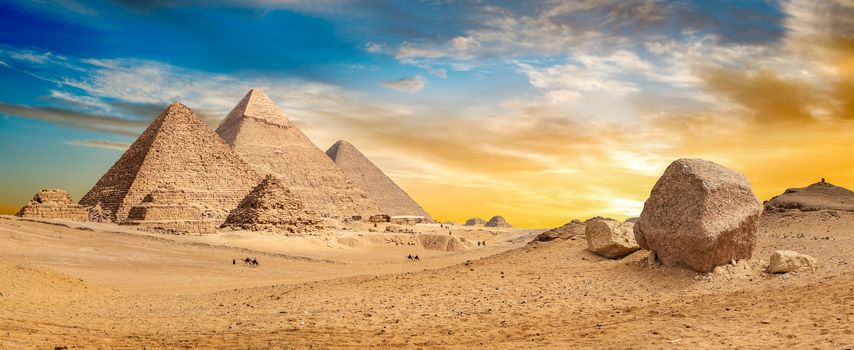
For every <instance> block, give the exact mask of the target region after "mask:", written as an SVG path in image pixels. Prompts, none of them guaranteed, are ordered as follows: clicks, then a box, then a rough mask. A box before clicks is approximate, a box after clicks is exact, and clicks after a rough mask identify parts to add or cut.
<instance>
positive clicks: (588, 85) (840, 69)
mask: <svg viewBox="0 0 854 350" xmlns="http://www.w3.org/2000/svg"><path fill="white" fill-rule="evenodd" d="M297 3H300V2H299V1H297V2H294V4H297ZM422 5H423V4H422ZM34 6H35V5H34ZM188 6H189V5H188ZM241 6H242V5H241ZM246 6H249V5H246ZM252 6H255V5H252ZM265 6H266V7H264V10H265V11H264V12H259V13H258V14H255V16H259V17H257V18H256V19H257V20H258V22H259V23H260V24H257V26H259V28H256V27H251V28H246V29H245V30H246V31H253V33H255V32H254V31H266V30H272V29H271V28H273V27H270V26H271V24H269V23H267V22H269V21H272V19H271V18H272V17H275V16H276V14H277V13H279V12H280V11H285V12H288V11H289V13H294V14H297V15H304V16H306V18H309V19H307V21H308V20H311V21H320V22H323V24H324V25H329V26H330V28H333V29H332V30H331V31H330V34H329V35H330V36H332V37H333V39H335V40H333V41H331V42H327V41H329V40H332V39H329V38H325V37H321V38H314V39H316V40H321V39H323V40H325V41H324V43H325V44H323V45H319V47H320V48H318V47H308V48H303V50H306V52H309V53H312V55H309V56H307V58H303V59H305V60H306V62H296V61H299V59H300V58H299V57H298V56H297V55H296V54H294V53H293V52H291V51H290V50H284V51H282V52H278V51H272V49H269V48H268V47H269V45H261V44H257V45H258V46H257V47H254V48H253V49H254V50H255V51H252V52H262V51H263V50H265V49H267V50H268V51H265V52H266V53H267V54H269V55H271V56H270V57H274V56H275V55H281V56H282V57H280V59H285V58H287V59H292V60H295V62H296V63H294V62H291V61H288V62H290V63H289V64H291V65H292V66H293V67H291V66H286V67H284V66H283V67H278V66H276V67H268V65H269V63H270V62H272V61H271V60H272V58H271V59H268V60H261V61H258V62H254V61H253V62H254V63H252V64H250V63H246V62H249V61H247V58H246V57H243V56H240V57H238V58H240V59H242V61H235V62H240V65H238V66H236V67H232V66H229V64H230V63H229V62H231V61H227V62H226V61H223V62H224V63H223V62H220V61H218V60H216V59H214V56H211V55H210V53H206V52H207V51H204V50H201V49H199V50H201V51H200V52H201V53H199V55H201V56H202V57H204V59H202V62H203V63H204V64H202V63H199V64H194V62H195V61H192V60H193V59H196V58H194V57H196V56H193V55H192V54H188V53H186V52H180V51H179V53H180V55H178V54H173V55H172V56H168V55H165V54H164V53H159V54H160V55H162V56H157V55H154V54H149V55H142V54H140V55H137V56H134V55H130V54H127V52H129V51H127V50H122V51H120V52H107V53H104V52H100V51H103V50H93V51H92V52H85V53H79V52H77V53H67V52H61V50H60V48H46V47H34V45H17V46H16V45H0V74H4V75H2V77H3V78H4V79H7V82H8V83H10V84H12V83H15V81H13V79H22V81H24V79H30V80H36V81H40V82H42V83H43V84H45V86H46V87H43V90H38V89H36V88H33V89H32V90H33V91H37V92H35V93H34V94H35V95H34V97H32V98H31V100H32V101H30V102H27V103H25V102H20V101H14V100H15V98H14V97H15V96H14V95H13V94H12V93H11V92H8V91H4V90H0V93H3V95H2V96H3V101H4V102H0V114H2V115H3V117H0V136H3V139H5V140H6V141H5V142H6V143H3V142H4V141H3V140H2V139H0V146H2V147H4V148H5V149H8V150H10V151H9V152H7V153H6V154H5V155H3V156H2V157H3V159H2V161H3V162H4V165H5V164H13V165H14V169H12V168H8V169H10V170H5V169H4V172H3V173H2V174H0V177H2V178H0V180H2V186H3V187H2V188H0V190H2V191H0V210H2V211H4V212H7V213H8V212H11V211H14V210H15V208H17V207H19V206H20V205H21V204H23V202H25V201H26V200H27V199H28V198H29V197H30V196H32V193H34V192H35V191H36V190H38V189H39V188H41V187H62V188H66V189H68V190H70V192H71V193H72V195H73V197H74V198H80V196H82V195H83V194H84V193H85V191H86V190H88V188H89V187H91V186H92V185H93V184H94V182H95V181H96V180H97V178H98V177H99V176H100V174H102V173H103V171H105V170H106V169H107V168H108V167H109V166H110V165H111V164H112V162H113V161H115V160H116V159H118V157H119V155H120V152H121V150H122V149H123V148H124V147H126V145H127V144H128V143H129V142H131V141H132V140H133V138H134V135H136V134H138V133H139V132H140V131H141V129H142V128H143V127H144V126H145V125H146V124H147V123H148V121H150V120H151V118H153V117H154V116H156V115H157V113H158V111H159V110H160V109H162V108H164V107H165V106H166V105H168V103H170V102H172V101H175V100H179V101H182V102H184V103H185V104H187V105H188V106H189V107H191V108H193V109H194V110H195V111H196V112H197V113H199V114H200V115H202V116H203V117H204V118H205V120H206V121H208V122H209V124H210V125H212V126H216V124H217V123H218V122H219V120H220V119H221V118H222V117H223V116H224V115H225V114H226V113H227V112H228V111H229V110H230V109H231V107H233V105H234V104H236V103H237V102H238V101H239V99H240V97H242V96H243V94H245V92H246V91H247V90H248V89H250V88H254V87H259V88H262V89H263V90H265V92H266V93H267V94H268V95H269V96H270V97H271V98H272V99H273V100H274V101H275V102H277V103H278V104H279V105H280V106H281V107H282V108H283V109H284V110H285V112H286V113H287V114H288V115H289V116H290V117H291V119H292V120H293V121H294V122H295V123H296V125H298V126H299V127H300V128H301V129H302V130H303V131H305V132H306V134H307V135H308V136H309V137H310V138H311V139H312V140H313V141H314V142H315V143H316V144H317V145H318V147H320V148H321V149H323V150H325V149H326V148H327V147H328V146H329V145H331V144H332V143H334V142H335V141H336V140H338V139H342V138H343V139H347V140H348V141H350V142H351V143H353V144H354V145H355V146H356V147H358V148H359V149H360V150H361V151H362V152H363V153H364V154H365V155H366V156H368V157H369V158H371V159H372V160H373V161H374V162H375V163H376V164H377V165H378V166H379V167H380V168H381V169H383V170H385V171H386V172H387V174H388V175H389V176H390V177H392V178H393V179H394V180H395V181H396V182H397V183H398V184H399V185H400V186H401V187H403V188H404V189H405V190H407V191H408V192H409V193H410V195H411V196H412V197H414V198H415V199H416V200H417V201H418V202H419V203H421V204H422V206H424V207H425V209H427V211H428V212H430V213H431V214H432V215H433V216H434V217H435V218H436V219H440V220H455V221H464V220H465V219H468V218H470V217H473V216H479V217H482V218H484V219H488V218H489V217H491V216H493V215H502V216H504V217H505V218H506V219H507V220H508V221H509V222H510V223H512V224H514V225H516V226H520V227H554V226H558V225H561V224H563V223H565V222H567V221H569V220H571V219H574V218H579V219H585V218H588V217H591V216H595V215H603V216H610V217H614V218H627V217H632V216H637V215H638V214H639V213H640V211H641V209H642V207H643V201H644V200H645V199H646V197H647V196H648V194H649V191H650V189H651V188H652V185H653V184H654V183H655V181H656V180H657V178H658V176H659V175H660V174H661V173H662V172H663V170H664V168H665V167H666V166H667V165H668V164H669V163H670V162H671V161H673V160H675V159H677V158H683V157H684V158H703V159H708V160H712V161H715V162H718V163H720V164H723V165H725V166H727V167H730V168H732V169H734V170H736V171H739V172H742V173H744V174H745V175H747V177H748V178H749V179H750V181H751V183H752V184H753V188H754V192H756V194H757V196H758V197H759V198H760V199H762V200H767V199H769V198H771V197H772V196H774V195H777V194H780V193H782V192H783V190H785V189H786V188H789V187H803V186H806V185H809V184H811V183H813V182H816V181H818V180H819V179H820V178H821V177H825V178H827V180H828V181H829V182H831V183H834V184H837V185H840V186H845V187H848V188H854V160H852V154H854V142H852V140H854V16H852V15H851V14H852V13H854V5H852V4H851V3H850V2H847V1H844V0H839V1H800V0H791V1H789V0H786V1H767V2H760V1H757V2H744V3H741V2H726V3H720V4H717V5H715V4H711V5H710V4H709V3H706V2H691V1H689V2H668V1H638V2H622V1H610V0H587V1H576V2H560V1H546V2H534V3H532V4H527V5H526V4H525V3H524V1H522V2H520V3H519V4H488V5H485V4H480V5H477V6H475V5H471V4H433V5H429V6H432V7H430V8H429V9H427V10H425V9H419V10H413V17H407V18H409V19H408V20H407V21H405V22H406V23H403V20H397V19H395V18H396V17H393V16H391V17H389V16H385V14H384V13H383V12H382V11H384V10H383V9H381V8H364V7H353V8H351V10H353V11H356V12H354V13H361V14H363V15H364V16H365V17H364V18H362V17H360V18H362V19H369V20H370V21H371V23H373V24H376V23H378V22H377V21H380V22H382V24H389V25H388V26H383V25H365V26H359V27H358V30H356V27H348V26H352V25H355V24H354V22H353V21H355V22H359V21H358V20H353V19H352V18H342V17H341V14H340V12H336V11H326V10H323V9H322V8H323V6H317V7H301V6H298V5H290V4H268V5H265ZM338 6H344V7H347V8H349V7H348V6H355V5H351V3H350V2H346V1H345V2H341V4H339V5H338ZM424 6H426V5H424ZM443 6H448V7H450V8H445V7H443ZM368 7H370V6H368ZM96 10H97V9H96ZM100 10H102V11H106V10H103V9H100ZM169 10H170V9H169V8H167V9H163V10H162V11H161V12H157V13H162V12H166V13H168V11H169ZM184 10H186V11H196V10H198V11H212V10H211V9H209V8H206V7H202V8H201V9H195V8H190V9H184ZM400 10H401V11H403V10H405V9H400ZM428 10H429V11H438V12H436V13H444V12H442V11H445V12H447V13H446V14H445V16H446V17H447V18H453V19H455V20H454V21H450V22H448V23H447V25H446V26H441V27H437V26H435V25H433V24H431V23H433V21H434V20H436V18H433V17H432V16H431V13H430V12H429V11H428ZM32 11H49V10H46V9H41V10H38V9H37V10H32ZM425 11H426V12H425ZM455 14H461V16H463V15H464V16H465V18H455V17H453V16H454V15H455ZM374 15H376V16H377V17H371V16H374ZM380 15H382V16H380ZM69 16H70V15H69ZM86 16H87V15H84V14H81V15H79V16H78V17H75V20H76V21H77V22H78V23H88V22H86V21H89V20H91V21H96V20H95V19H92V18H91V17H86ZM134 16H143V15H141V14H138V13H134ZM146 16H155V14H148V15H146ZM223 16H227V15H223ZM102 18H105V17H102ZM200 18H201V17H200ZM379 18H382V20H380V19H379ZM443 18H445V17H443ZM138 20H140V21H145V20H150V18H149V19H145V18H143V19H138ZM261 22H263V23H261ZM386 22H389V23H386ZM240 23H243V22H240ZM300 23H301V22H300ZM312 23H313V22H312ZM391 24H394V25H391ZM247 25H249V24H247ZM252 25H253V26H255V25H256V24H252ZM300 25H304V26H305V25H308V24H300ZM405 26H412V27H411V28H409V27H407V28H405V30H404V29H401V28H403V27H405ZM118 27H121V26H118ZM323 28H326V27H323ZM164 30H166V29H164ZM169 30H182V29H175V28H170V29H169ZM105 35H106V34H105ZM182 35H187V36H188V37H193V38H194V40H198V41H199V42H201V43H205V40H211V41H214V42H216V43H218V42H219V39H218V38H207V39H206V38H204V37H201V36H199V35H201V34H199V33H183V32H182ZM194 35H195V37H194ZM304 35H308V34H304ZM312 35H320V36H322V34H316V33H315V34H312ZM286 44H287V45H301V44H299V43H283V44H282V45H286ZM339 44H340V45H342V48H339V47H338V46H336V45H339ZM200 45H201V44H200ZM211 45H213V44H211ZM246 45H255V44H253V43H252V42H248V43H247V44H246ZM329 47H334V48H335V52H334V53H335V54H337V56H335V55H333V56H334V57H333V58H330V59H328V62H327V61H324V62H320V61H321V59H320V58H318V57H321V55H320V54H314V53H316V52H322V53H324V54H328V52H326V51H323V50H327V49H328V48H329ZM312 50H313V51H312ZM318 50H321V51H318ZM231 54H233V53H231ZM173 56H174V57H173ZM178 56H180V57H178ZM184 56H187V57H189V58H187V57H184ZM323 57H326V56H323ZM187 60H190V61H189V62H190V63H187ZM223 60H225V59H223ZM211 62H215V63H216V64H213V63H211ZM276 62H278V61H276ZM318 72H321V73H318ZM38 123H43V124H45V125H51V128H47V127H41V126H40V125H42V124H38ZM51 142H53V143H51ZM31 145H42V146H31ZM40 147H43V149H42V148H40ZM20 169H25V170H20ZM57 174H63V176H57Z"/></svg>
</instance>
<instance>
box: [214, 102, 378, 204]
mask: <svg viewBox="0 0 854 350" xmlns="http://www.w3.org/2000/svg"><path fill="white" fill-rule="evenodd" d="M216 132H217V134H219V136H220V137H222V139H223V140H225V142H226V143H228V144H229V145H231V147H232V149H233V150H234V151H235V152H237V154H238V155H239V156H240V158H242V159H243V160H245V161H246V162H247V163H249V165H251V166H252V167H253V168H254V169H255V170H256V171H258V172H259V173H261V174H262V175H268V174H272V175H275V176H276V177H278V178H279V180H281V181H282V184H283V185H284V186H285V187H287V188H288V189H289V190H290V191H291V192H293V193H294V194H295V195H296V196H297V197H299V198H300V199H301V200H302V202H303V203H304V204H305V207H306V209H309V210H312V211H314V212H316V213H317V214H318V215H320V216H324V217H338V218H352V217H354V216H359V217H363V218H369V217H370V216H371V215H376V214H384V213H382V212H381V211H380V209H379V208H377V206H376V204H374V202H373V201H371V200H370V199H368V197H367V195H366V194H365V193H364V192H363V191H362V190H360V189H358V188H357V187H355V186H354V185H353V184H352V183H351V182H350V181H349V180H348V179H347V176H345V175H344V172H342V171H341V169H340V168H338V166H336V165H335V163H334V162H333V161H332V159H330V158H329V157H328V156H327V155H326V154H325V153H323V151H321V150H320V149H319V148H317V147H316V146H315V145H314V144H313V143H312V142H311V141H310V140H309V139H308V137H306V136H305V134H303V133H302V131H300V130H299V129H298V128H297V127H296V125H294V124H293V123H291V121H290V120H288V117H287V116H286V115H285V113H284V112H282V110H281V109H279V107H278V106H276V105H275V104H274V103H273V101H272V100H270V98H269V97H267V95H265V94H264V93H263V92H262V91H261V90H258V89H252V90H250V91H249V92H248V93H247V94H246V96H245V97H244V98H243V100H241V101H240V103H238V104H237V106H235V107H234V109H233V110H231V112H230V113H229V114H228V116H226V117H225V119H223V121H222V123H220V125H219V127H218V128H217V129H216ZM255 183H256V184H257V181H256V182H255Z"/></svg>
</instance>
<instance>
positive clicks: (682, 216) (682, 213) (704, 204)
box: [634, 159, 762, 272]
mask: <svg viewBox="0 0 854 350" xmlns="http://www.w3.org/2000/svg"><path fill="white" fill-rule="evenodd" d="M761 214H762V204H761V203H760V202H759V200H758V199H756V195H754V194H753V191H752V190H751V187H750V183H749V182H748V180H747V178H746V177H744V175H742V174H739V173H736V172H734V171H732V170H730V169H727V168H726V167H723V166H721V165H718V164H715V163H712V162H709V161H705V160H701V159H678V160H676V161H674V162H673V163H671V164H670V166H668V167H667V169H666V170H665V171H664V174H663V175H662V176H661V178H659V179H658V182H656V184H655V186H654V187H653V188H652V192H651V193H650V196H649V198H648V199H647V200H646V203H644V208H643V212H642V213H641V215H640V220H639V221H638V223H637V224H635V226H634V233H635V240H636V241H637V243H638V244H639V245H640V247H641V248H644V249H650V250H654V251H655V252H656V254H657V256H658V257H659V258H660V259H661V261H662V263H664V264H665V265H667V266H680V265H681V266H687V267H689V268H691V269H694V270H695V271H698V272H710V271H712V270H713V269H714V268H715V266H718V265H723V264H726V263H728V262H730V261H731V260H742V259H749V258H750V257H751V255H752V254H753V247H754V246H755V244H756V228H757V222H758V220H759V216H760V215H761Z"/></svg>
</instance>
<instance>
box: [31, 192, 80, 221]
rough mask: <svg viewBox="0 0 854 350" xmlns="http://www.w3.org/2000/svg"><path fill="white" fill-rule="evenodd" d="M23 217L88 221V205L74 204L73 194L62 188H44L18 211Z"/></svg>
mask: <svg viewBox="0 0 854 350" xmlns="http://www.w3.org/2000/svg"><path fill="white" fill-rule="evenodd" d="M15 215H17V216H20V217H22V218H39V219H63V220H74V221H87V220H88V219H89V214H88V212H87V211H86V207H84V206H82V205H77V204H74V202H73V201H71V196H70V195H69V194H68V193H67V192H65V191H63V190H60V189H43V190H41V191H39V192H38V193H36V194H35V195H34V196H33V199H32V200H30V202H29V203H27V204H26V205H24V206H23V207H22V208H21V210H19V211H18V213H17V214H15Z"/></svg>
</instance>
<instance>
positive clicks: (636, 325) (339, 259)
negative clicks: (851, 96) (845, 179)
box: [0, 211, 854, 349]
mask: <svg viewBox="0 0 854 350" xmlns="http://www.w3.org/2000/svg"><path fill="white" fill-rule="evenodd" d="M68 225H70V226H74V227H83V228H85V229H79V228H69V227H64V226H57V225H50V224H45V223H36V222H27V221H21V220H17V219H14V218H9V217H2V218H0V348H3V349H7V348H8V349H17V348H53V347H55V346H68V348H69V349H86V348H92V349H94V348H134V349H139V348H309V347H313V348H345V347H350V348H353V347H355V348H472V347H487V348H574V347H582V348H619V349H623V348H667V349H669V348H691V349H696V348H742V349H752V348H758V349H767V348H782V347H785V348H819V349H847V348H851V347H852V346H854V265H852V264H854V214H850V213H837V212H833V213H831V212H827V211H818V212H808V213H773V214H767V215H764V216H763V218H762V221H761V224H760V232H759V239H758V246H757V249H756V252H755V256H754V258H753V259H751V260H749V261H741V262H737V263H736V264H735V265H730V266H727V267H726V268H724V269H723V271H720V272H718V273H713V274H697V273H694V272H691V271H688V270H684V269H677V268H667V267H658V268H649V267H647V266H646V264H645V254H646V253H645V252H638V253H635V254H633V255H631V256H629V257H627V258H625V259H622V260H608V259H603V258H600V257H598V256H596V255H594V254H592V253H590V252H588V251H586V249H585V248H586V242H585V241H584V240H583V239H579V240H559V241H553V242H548V243H536V244H531V245H527V244H526V242H527V241H528V240H530V239H531V238H533V236H534V235H535V234H536V233H537V232H539V231H527V230H492V232H490V231H487V230H465V231H463V230H462V229H461V228H460V227H455V228H454V229H452V230H453V231H456V232H454V234H455V235H459V236H463V237H466V238H467V239H468V240H469V241H473V240H483V239H487V240H488V244H487V246H486V247H485V248H483V247H480V248H477V247H475V248H473V249H471V250H468V251H458V252H439V251H429V250H424V249H423V248H416V247H415V246H408V245H396V244H393V243H386V242H385V241H384V240H383V239H382V237H383V235H386V234H383V233H365V232H362V233H359V232H348V233H345V235H347V236H350V237H351V238H353V239H347V240H343V242H348V243H347V244H342V243H341V242H342V241H339V240H338V239H337V238H335V237H314V238H308V239H306V238H289V237H274V236H267V235H261V236H260V237H258V235H257V234H256V235H253V234H251V233H245V232H227V233H220V234H217V235H211V236H202V237H184V236H163V235H156V234H148V233H142V232H136V231H132V230H129V229H127V228H125V227H118V226H113V225H99V224H84V225H81V224H68ZM418 230H419V231H432V232H436V233H442V232H444V234H447V230H443V229H438V228H435V227H419V228H418ZM354 242H355V243H354ZM775 249H791V250H797V251H799V252H802V253H806V254H810V255H812V256H814V257H816V258H817V259H818V260H819V263H820V264H821V267H820V269H819V270H818V271H816V272H814V273H801V274H788V275H768V274H766V273H764V272H763V268H764V267H765V266H767V262H765V260H768V257H769V256H770V254H771V252H772V251H773V250H775ZM406 254H419V255H420V256H421V257H422V260H421V261H420V262H411V261H408V260H406V259H404V258H403V257H404V256H405V255H406ZM242 256H257V258H258V260H259V261H260V262H261V267H258V268H250V267H246V266H243V265H240V264H238V265H232V264H231V259H232V257H238V258H239V257H242Z"/></svg>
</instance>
